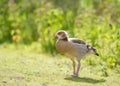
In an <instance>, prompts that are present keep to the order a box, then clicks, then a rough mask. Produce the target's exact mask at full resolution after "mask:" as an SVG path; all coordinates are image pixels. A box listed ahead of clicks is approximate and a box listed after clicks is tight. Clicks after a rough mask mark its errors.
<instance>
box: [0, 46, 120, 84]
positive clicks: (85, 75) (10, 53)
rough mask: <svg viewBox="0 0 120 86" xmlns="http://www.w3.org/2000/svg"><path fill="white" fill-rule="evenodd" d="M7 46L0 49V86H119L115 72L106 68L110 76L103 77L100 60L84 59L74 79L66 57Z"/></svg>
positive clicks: (97, 58)
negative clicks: (77, 75)
mask: <svg viewBox="0 0 120 86" xmlns="http://www.w3.org/2000/svg"><path fill="white" fill-rule="evenodd" d="M6 47H7V48H4V47H3V46H0V48H1V49H0V86H68V85H69V86H80V85H82V86H94V85H95V86H119V85H120V82H119V81H120V75H119V73H117V72H116V71H115V70H111V69H107V73H108V76H107V77H106V76H104V71H103V70H104V68H103V66H102V65H100V64H99V63H101V61H102V60H101V59H100V57H96V58H93V56H92V55H91V56H90V57H88V58H85V59H83V60H82V63H81V64H82V67H81V71H80V77H78V78H73V77H71V76H70V74H71V73H72V63H71V61H70V60H69V59H68V58H65V57H64V56H61V55H55V56H52V55H48V54H45V53H44V54H42V53H39V52H35V51H31V50H30V49H29V47H28V48H26V47H25V46H21V48H20V47H18V49H16V48H15V47H13V46H11V45H7V46H6ZM27 49H28V50H27ZM91 57H92V59H91V62H90V60H89V58H91ZM96 61H97V62H96Z"/></svg>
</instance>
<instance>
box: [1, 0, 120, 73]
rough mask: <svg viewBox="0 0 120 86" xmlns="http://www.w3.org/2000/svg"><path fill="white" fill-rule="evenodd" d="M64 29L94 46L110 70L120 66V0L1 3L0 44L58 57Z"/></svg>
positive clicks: (9, 0)
mask: <svg viewBox="0 0 120 86" xmlns="http://www.w3.org/2000/svg"><path fill="white" fill-rule="evenodd" d="M61 29H62V30H66V31H68V32H69V34H70V37H78V38H80V39H83V40H86V42H87V43H89V44H91V45H93V46H95V47H96V48H97V49H98V52H99V53H100V58H101V62H105V65H107V67H109V68H115V67H117V66H119V65H120V0H0V44H1V45H3V44H14V46H16V45H17V46H18V45H27V46H32V47H36V46H37V45H38V46H37V47H36V48H37V49H39V50H40V51H41V52H45V53H50V54H55V53H56V50H55V47H54V46H55V41H54V40H53V37H54V34H55V33H56V31H58V30H61ZM34 43H35V44H34ZM36 48H35V49H36ZM90 63H91V62H90ZM118 71H120V69H118Z"/></svg>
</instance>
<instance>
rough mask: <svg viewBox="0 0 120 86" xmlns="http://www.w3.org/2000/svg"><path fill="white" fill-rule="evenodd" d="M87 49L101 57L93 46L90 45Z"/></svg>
mask: <svg viewBox="0 0 120 86" xmlns="http://www.w3.org/2000/svg"><path fill="white" fill-rule="evenodd" d="M87 48H88V50H92V51H93V52H94V54H95V55H97V56H99V54H98V52H97V50H96V49H95V48H94V47H92V46H90V45H87Z"/></svg>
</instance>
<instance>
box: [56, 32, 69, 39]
mask: <svg viewBox="0 0 120 86" xmlns="http://www.w3.org/2000/svg"><path fill="white" fill-rule="evenodd" d="M54 39H55V40H56V39H62V40H67V39H68V33H67V32H66V31H64V30H60V31H58V32H57V33H56V35H55V37H54Z"/></svg>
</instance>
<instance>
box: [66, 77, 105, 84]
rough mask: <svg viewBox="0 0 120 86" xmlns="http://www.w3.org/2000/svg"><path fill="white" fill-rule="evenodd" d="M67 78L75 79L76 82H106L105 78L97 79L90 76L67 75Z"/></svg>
mask: <svg viewBox="0 0 120 86" xmlns="http://www.w3.org/2000/svg"><path fill="white" fill-rule="evenodd" d="M64 79H65V80H70V81H75V82H86V83H102V82H105V80H104V79H100V80H96V79H92V78H88V77H66V78H64Z"/></svg>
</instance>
